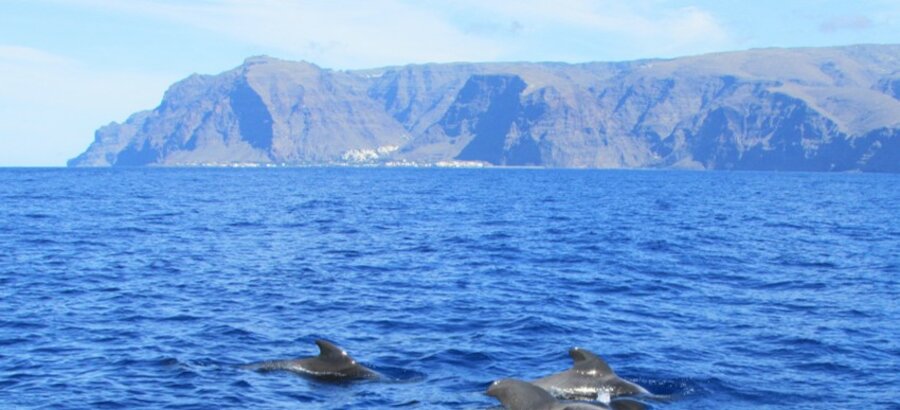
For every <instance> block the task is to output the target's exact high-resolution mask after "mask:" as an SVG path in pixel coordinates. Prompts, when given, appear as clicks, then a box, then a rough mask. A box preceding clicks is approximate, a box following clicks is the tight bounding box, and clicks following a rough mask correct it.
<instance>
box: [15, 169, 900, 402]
mask: <svg viewBox="0 0 900 410" xmlns="http://www.w3.org/2000/svg"><path fill="white" fill-rule="evenodd" d="M898 301H900V176H897V175H869V174H780V173H725V172H631V171H563V170H496V169H495V170H434V169H431V170H419V169H130V170H129V169H126V170H111V169H97V170H82V169H75V170H72V169H5V170H0V408H3V409H30V408H47V409H94V408H101V409H132V408H179V409H192V408H257V409H298V408H322V409H349V408H353V409H359V408H380V409H386V408H435V409H486V408H490V407H492V406H495V405H496V404H497V403H496V402H495V401H494V400H493V399H492V398H490V397H488V396H486V395H485V394H484V390H485V389H486V388H487V386H488V385H489V383H490V382H491V381H492V380H495V379H499V378H504V377H515V378H521V379H533V378H537V377H541V376H544V375H547V374H549V373H553V372H557V371H561V370H564V369H566V368H568V367H569V366H570V360H569V357H568V356H567V353H566V352H567V350H568V348H569V347H571V346H581V347H584V348H588V349H590V350H593V351H595V352H596V353H598V354H600V355H601V356H603V357H604V358H606V359H607V360H608V361H609V363H610V364H611V365H612V367H613V368H614V369H616V370H617V371H618V373H619V374H620V375H622V376H624V377H626V378H629V379H631V380H634V381H636V382H638V383H640V384H642V385H644V386H645V387H647V388H648V389H649V390H651V391H652V392H654V393H657V394H661V395H670V396H671V398H672V399H671V401H670V402H665V403H651V407H652V408H653V409H670V410H676V409H831V408H835V409H850V408H863V409H898V408H900V404H898V403H900V302H898ZM319 337H322V338H327V339H330V340H332V341H334V342H336V343H338V344H339V345H341V346H342V347H344V348H345V349H347V350H348V351H349V352H350V354H351V355H353V356H355V357H356V358H357V359H359V360H360V361H362V362H364V363H366V364H367V365H369V366H370V367H373V368H375V369H377V370H379V371H380V372H382V373H383V374H385V375H386V376H387V377H386V379H383V380H380V381H367V382H359V383H349V384H333V383H331V384H329V383H320V382H316V381H313V380H309V379H307V378H303V377H298V376H295V375H293V374H287V373H268V374H259V373H255V372H252V371H248V370H243V369H241V368H239V365H241V364H245V363H251V362H255V361H260V360H267V359H276V358H292V357H301V356H311V355H314V354H315V353H316V348H315V346H314V345H313V343H312V342H313V340H314V339H315V338H319Z"/></svg>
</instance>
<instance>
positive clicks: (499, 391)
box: [487, 379, 646, 410]
mask: <svg viewBox="0 0 900 410" xmlns="http://www.w3.org/2000/svg"><path fill="white" fill-rule="evenodd" d="M487 395H488V396H491V397H494V398H496V399H497V400H499V401H500V403H502V404H503V407H505V408H507V409H508V410H610V409H612V410H645V409H646V407H645V406H644V405H643V404H642V403H640V402H638V401H633V400H621V401H619V400H617V401H613V402H612V403H610V405H609V406H606V405H603V404H601V403H585V402H571V403H566V402H560V401H558V400H556V398H555V397H553V396H552V395H551V394H550V393H548V392H547V391H546V390H544V389H542V388H540V387H538V386H535V385H533V384H531V383H528V382H523V381H521V380H514V379H504V380H498V381H495V382H494V383H493V384H491V387H489V388H488V390H487Z"/></svg>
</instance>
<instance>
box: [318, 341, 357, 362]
mask: <svg viewBox="0 0 900 410" xmlns="http://www.w3.org/2000/svg"><path fill="white" fill-rule="evenodd" d="M316 346H319V357H321V358H323V359H330V360H337V359H346V360H353V359H351V358H350V355H348V354H347V352H345V351H344V349H341V348H340V347H337V346H335V345H334V344H333V343H331V342H329V341H327V340H322V339H318V340H316Z"/></svg>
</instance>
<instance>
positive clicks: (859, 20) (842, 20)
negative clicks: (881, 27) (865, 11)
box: [819, 15, 872, 33]
mask: <svg viewBox="0 0 900 410" xmlns="http://www.w3.org/2000/svg"><path fill="white" fill-rule="evenodd" d="M871 27H872V20H871V19H869V18H868V17H866V16H859V15H857V16H840V17H834V18H832V19H829V20H827V21H825V22H823V23H822V24H821V25H819V30H821V31H823V32H825V33H833V32H835V31H840V30H865V29H868V28H871Z"/></svg>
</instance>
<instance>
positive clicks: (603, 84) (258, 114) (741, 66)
mask: <svg viewBox="0 0 900 410" xmlns="http://www.w3.org/2000/svg"><path fill="white" fill-rule="evenodd" d="M448 161H467V163H472V162H473V161H474V162H477V163H483V164H490V165H500V166H502V165H534V166H548V167H585V168H692V169H755V170H807V171H850V170H861V171H880V172H900V46H898V45H867V46H848V47H834V48H815V49H761V50H750V51H743V52H733V53H718V54H709V55H701V56H694V57H685V58H678V59H671V60H643V61H634V62H622V63H586V64H561V63H480V64H475V63H472V64H469V63H458V64H426V65H409V66H404V67H388V68H380V69H371V70H358V71H334V70H328V69H322V68H320V67H317V66H315V65H313V64H310V63H306V62H288V61H282V60H277V59H273V58H268V57H254V58H250V59H248V60H246V61H245V62H244V64H242V65H241V66H239V67H237V68H235V69H233V70H230V71H227V72H225V73H222V74H219V75H215V76H201V75H192V76H190V77H188V78H186V79H185V80H183V81H180V82H178V83H176V84H175V85H173V86H172V87H171V88H170V89H169V90H168V91H167V92H166V94H165V96H164V97H163V101H162V103H161V104H160V105H159V107H157V108H155V109H153V110H152V111H145V112H140V113H137V114H134V115H132V116H131V117H130V118H128V120H127V121H125V122H124V123H122V124H118V123H112V124H110V125H107V126H105V127H102V128H100V129H99V130H98V131H97V133H96V137H95V140H94V142H93V143H92V144H91V146H90V147H89V148H88V149H87V151H86V152H84V153H83V154H81V155H80V156H78V157H77V158H75V159H73V160H71V161H69V165H70V166H139V165H197V164H218V165H224V164H234V163H254V164H269V163H271V164H288V165H303V164H343V163H351V164H353V163H376V164H378V163H416V164H434V163H438V162H448Z"/></svg>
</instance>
